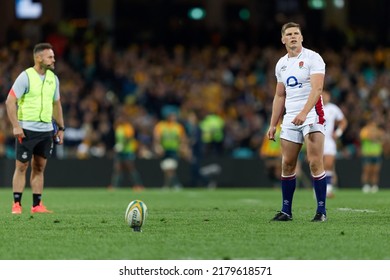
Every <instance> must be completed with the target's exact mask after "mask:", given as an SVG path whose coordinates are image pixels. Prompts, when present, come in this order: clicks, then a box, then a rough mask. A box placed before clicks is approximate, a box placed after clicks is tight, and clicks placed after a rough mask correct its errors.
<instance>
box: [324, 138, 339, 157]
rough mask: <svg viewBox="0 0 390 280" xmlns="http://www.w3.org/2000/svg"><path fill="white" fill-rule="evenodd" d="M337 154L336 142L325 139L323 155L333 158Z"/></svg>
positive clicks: (331, 139)
mask: <svg viewBox="0 0 390 280" xmlns="http://www.w3.org/2000/svg"><path fill="white" fill-rule="evenodd" d="M336 154H337V146H336V141H334V139H333V138H326V137H325V142H324V155H330V156H335V155H336Z"/></svg>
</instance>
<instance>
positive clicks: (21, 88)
mask: <svg viewBox="0 0 390 280" xmlns="http://www.w3.org/2000/svg"><path fill="white" fill-rule="evenodd" d="M27 88H28V76H27V74H26V72H24V71H23V72H22V73H21V74H20V75H19V76H18V77H17V78H16V80H15V83H14V84H13V86H12V88H11V90H10V91H9V93H8V96H7V100H6V101H5V106H6V109H7V115H8V119H9V121H10V122H11V125H12V127H13V134H14V136H15V137H17V138H18V139H21V138H24V137H25V135H24V132H23V129H22V127H21V126H20V124H19V121H18V109H17V102H18V99H19V98H20V97H21V96H22V95H23V94H24V93H25V92H26V91H27Z"/></svg>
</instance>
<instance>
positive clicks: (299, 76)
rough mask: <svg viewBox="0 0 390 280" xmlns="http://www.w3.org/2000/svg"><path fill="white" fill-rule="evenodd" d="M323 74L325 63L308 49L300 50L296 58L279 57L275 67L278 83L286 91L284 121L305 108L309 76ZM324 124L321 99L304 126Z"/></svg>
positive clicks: (309, 88)
mask: <svg viewBox="0 0 390 280" xmlns="http://www.w3.org/2000/svg"><path fill="white" fill-rule="evenodd" d="M318 73H321V74H325V62H324V60H323V59H322V57H321V56H320V55H319V54H318V53H316V52H314V51H312V50H309V49H306V48H302V51H301V53H300V54H299V55H298V56H296V57H288V54H286V55H285V56H283V57H281V58H280V59H279V61H278V63H277V64H276V67H275V75H276V79H277V81H278V82H281V83H283V84H284V87H285V90H286V102H285V108H286V115H285V116H284V119H288V120H291V121H292V120H293V119H294V117H295V116H296V115H298V113H299V112H301V111H302V109H303V107H304V106H305V104H306V102H307V100H308V98H309V95H310V91H311V85H310V75H312V74H318ZM314 122H320V123H323V122H324V112H323V103H322V98H320V99H319V100H318V102H317V104H316V105H315V106H314V107H313V109H312V110H311V111H310V112H309V114H308V115H307V118H306V121H305V123H304V124H310V123H314Z"/></svg>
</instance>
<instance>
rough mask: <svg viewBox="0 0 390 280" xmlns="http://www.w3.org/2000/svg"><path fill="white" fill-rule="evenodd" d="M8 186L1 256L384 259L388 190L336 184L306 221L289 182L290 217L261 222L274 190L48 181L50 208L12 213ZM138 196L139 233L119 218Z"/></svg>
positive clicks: (389, 253) (302, 193)
mask: <svg viewBox="0 0 390 280" xmlns="http://www.w3.org/2000/svg"><path fill="white" fill-rule="evenodd" d="M11 193H12V191H11V189H8V188H7V189H4V188H3V189H1V190H0V244H1V246H0V259H2V260H7V259H9V260H23V259H27V260H35V259H42V260H43V259H53V260H72V259H75V260H83V259H87V260H97V259H100V260H120V259H128V260H130V259H139V260H149V259H163V260H173V259H203V260H218V259H269V260H287V259H296V260H302V259H303V260H339V259H348V260H358V259H362V260H370V259H375V260H376V259H390V242H389V240H390V239H389V238H390V231H389V221H390V214H389V208H388V207H389V201H390V191H387V190H381V191H380V192H379V193H377V194H363V193H362V192H361V191H360V190H339V191H338V192H337V193H336V198H334V199H329V200H328V202H327V209H328V218H329V220H328V221H327V222H325V223H312V222H310V220H311V219H312V217H313V216H314V214H315V205H316V203H315V200H314V198H313V192H312V191H310V190H301V189H299V190H297V191H296V193H295V197H294V204H293V215H294V220H293V221H292V222H269V221H270V219H271V218H272V217H273V216H274V215H275V213H276V211H277V210H280V205H281V193H280V191H278V190H272V189H217V190H214V191H210V190H203V189H189V190H183V191H163V190H158V189H152V190H146V191H143V192H141V193H135V192H132V191H130V190H124V189H120V190H115V191H107V190H105V189H101V188H93V189H92V188H89V189H86V188H80V189H75V188H71V189H56V188H46V190H45V193H44V199H45V200H44V201H45V205H46V206H47V207H48V209H50V210H53V211H54V212H55V213H53V214H34V215H31V214H30V207H31V200H32V198H31V191H30V190H26V191H25V193H24V194H23V207H24V209H23V210H24V211H23V214H22V215H12V214H11V213H10V212H11V197H12V194H11ZM134 199H141V200H143V201H144V202H145V203H146V205H147V207H148V211H149V216H148V218H147V220H146V223H145V225H144V226H143V228H142V229H143V232H141V233H137V232H132V230H131V229H130V228H129V227H128V226H127V225H126V224H125V222H124V213H125V210H126V207H127V205H128V203H129V202H130V201H131V200H134Z"/></svg>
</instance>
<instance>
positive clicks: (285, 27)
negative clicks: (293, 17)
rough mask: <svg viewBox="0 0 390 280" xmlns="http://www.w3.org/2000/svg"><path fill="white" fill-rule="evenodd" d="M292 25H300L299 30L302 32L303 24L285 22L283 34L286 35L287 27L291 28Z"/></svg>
mask: <svg viewBox="0 0 390 280" xmlns="http://www.w3.org/2000/svg"><path fill="white" fill-rule="evenodd" d="M291 27H298V28H299V31H301V32H302V30H301V26H300V25H299V23H295V22H287V23H285V24H284V25H283V26H282V32H281V33H282V36H283V35H284V32H286V29H287V28H291Z"/></svg>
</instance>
